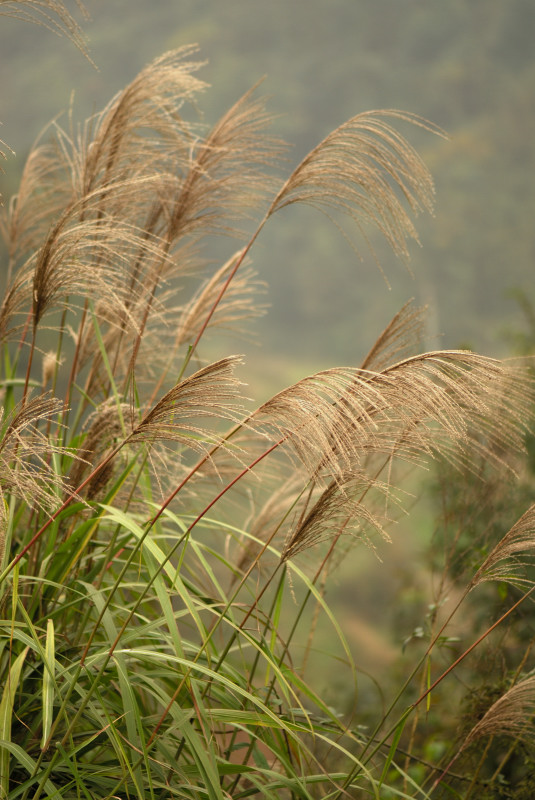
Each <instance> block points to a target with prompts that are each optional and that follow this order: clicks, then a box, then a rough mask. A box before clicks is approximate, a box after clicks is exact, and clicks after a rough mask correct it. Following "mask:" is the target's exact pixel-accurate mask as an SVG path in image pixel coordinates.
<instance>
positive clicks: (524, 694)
mask: <svg viewBox="0 0 535 800" xmlns="http://www.w3.org/2000/svg"><path fill="white" fill-rule="evenodd" d="M534 715H535V676H533V675H532V676H529V677H527V678H524V680H522V681H519V682H518V683H516V684H515V685H514V686H512V687H511V688H510V689H508V690H507V692H505V694H503V695H502V696H501V697H500V698H499V699H498V700H496V702H495V703H493V704H492V705H491V707H490V708H489V710H488V711H487V712H486V713H485V714H484V716H483V717H482V718H481V719H480V720H479V722H478V723H477V724H476V725H474V727H473V728H472V730H471V731H470V733H469V734H468V736H467V737H466V739H465V740H464V742H463V744H462V745H461V748H460V750H461V751H462V750H465V749H466V748H467V747H468V746H469V745H470V744H471V743H472V742H474V741H475V740H476V739H479V738H481V737H482V736H493V735H500V736H514V737H515V738H517V739H522V740H524V741H533V717H534Z"/></svg>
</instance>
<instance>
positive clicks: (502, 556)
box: [469, 505, 535, 589]
mask: <svg viewBox="0 0 535 800" xmlns="http://www.w3.org/2000/svg"><path fill="white" fill-rule="evenodd" d="M533 551H535V505H532V506H530V507H529V508H528V510H527V511H526V512H525V513H524V514H523V515H522V516H521V517H520V519H519V520H518V521H517V522H516V523H515V524H514V525H513V527H512V528H511V529H510V530H509V531H508V532H507V533H506V534H505V536H504V537H503V538H502V539H501V540H500V541H499V542H498V544H497V545H496V546H495V547H494V548H493V549H492V550H491V552H490V553H489V555H488V556H487V558H486V559H485V561H484V562H483V564H482V565H481V566H480V568H479V569H478V571H477V572H476V574H475V575H474V577H473V578H472V580H471V581H470V586H469V588H470V589H473V588H474V587H475V586H478V585H479V584H480V583H484V582H486V581H503V582H507V583H512V584H514V585H521V584H524V585H526V584H527V585H530V586H531V585H532V584H533V581H532V580H528V579H527V578H526V577H525V576H524V574H523V569H524V568H525V567H528V566H532V565H533V561H532V557H533ZM528 553H531V556H532V557H531V558H528V556H527V554H528Z"/></svg>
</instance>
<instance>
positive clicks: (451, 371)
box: [250, 351, 532, 557]
mask: <svg viewBox="0 0 535 800" xmlns="http://www.w3.org/2000/svg"><path fill="white" fill-rule="evenodd" d="M531 396H532V393H531V389H530V387H529V386H526V383H525V375H524V374H523V373H522V374H521V373H517V372H515V371H509V370H508V369H507V368H506V367H505V366H504V365H503V364H501V363H500V362H497V361H494V360H493V359H489V358H485V357H483V356H477V355H474V354H473V353H468V352H465V351H436V352H430V353H425V354H422V355H419V356H413V357H411V358H408V359H405V360H403V361H400V362H398V363H396V364H393V365H391V366H389V367H386V368H385V369H384V370H382V371H381V372H371V371H369V370H362V369H348V368H346V369H331V370H326V371H324V372H320V373H317V374H316V375H313V376H311V377H309V378H305V379H304V380H302V381H299V382H298V383H297V384H295V385H294V386H291V387H289V388H288V389H285V390H283V391H282V392H279V394H277V395H275V397H273V398H271V399H270V400H268V401H267V402H266V403H265V404H264V405H263V406H261V407H260V408H259V409H258V410H257V411H256V412H255V413H254V414H252V416H251V421H250V425H251V427H253V428H256V429H257V430H259V431H261V432H263V433H264V435H265V436H267V437H268V438H270V439H271V440H274V439H275V440H276V439H278V440H279V443H280V445H279V448H280V449H283V450H284V451H286V452H287V453H288V454H289V455H290V457H292V458H293V459H295V460H297V462H298V463H300V464H301V465H302V467H304V469H305V472H306V474H307V475H308V477H309V479H310V480H312V481H313V483H314V484H316V485H317V486H319V487H321V486H322V485H323V487H324V488H323V490H322V491H323V494H322V495H321V496H320V498H319V499H317V500H316V501H315V505H314V507H313V508H312V510H311V511H310V512H309V513H308V515H307V516H306V518H305V519H303V520H301V521H300V523H299V524H298V525H297V527H296V528H295V529H294V531H293V532H292V533H291V536H290V539H289V541H288V543H287V545H286V552H285V557H289V554H291V553H295V552H298V551H300V550H302V549H304V548H305V547H306V546H308V544H311V543H314V542H315V541H318V540H320V539H322V538H325V536H326V535H328V530H329V529H330V527H331V526H330V524H331V522H332V521H333V520H334V521H335V525H339V524H340V522H341V520H342V519H343V515H344V505H345V514H346V517H345V519H346V520H347V522H346V523H345V524H346V526H347V527H348V529H350V528H351V527H353V528H355V527H357V528H358V527H359V525H360V523H364V524H365V525H366V526H372V527H374V528H375V529H376V530H378V531H380V532H381V531H382V529H383V525H382V521H381V520H380V519H377V518H375V517H374V516H373V515H371V513H370V512H369V511H368V509H367V508H360V506H359V503H360V500H358V499H357V498H358V493H359V489H360V493H361V495H362V499H363V500H364V498H366V495H367V494H368V492H369V491H371V490H373V489H378V490H379V491H380V492H381V493H383V494H384V493H385V492H386V493H387V495H388V490H387V487H386V486H385V485H384V484H383V483H382V482H381V481H380V477H379V476H380V474H381V472H383V471H384V470H387V472H388V470H389V469H390V466H391V464H392V462H393V461H394V460H408V461H409V462H416V463H418V462H421V461H422V460H425V459H426V458H433V457H434V456H435V455H437V454H440V455H441V456H443V457H446V458H448V459H449V460H450V461H451V462H452V463H453V464H456V465H467V466H470V462H471V459H472V458H473V453H474V452H479V453H484V454H485V455H486V457H487V459H488V460H490V461H494V462H495V463H501V461H502V459H501V453H502V452H503V450H504V449H507V448H514V449H522V447H523V434H524V431H525V427H526V420H527V419H529V410H530V402H531ZM498 420H499V423H498V422H497V421H498ZM347 487H353V488H352V490H351V491H348V489H347Z"/></svg>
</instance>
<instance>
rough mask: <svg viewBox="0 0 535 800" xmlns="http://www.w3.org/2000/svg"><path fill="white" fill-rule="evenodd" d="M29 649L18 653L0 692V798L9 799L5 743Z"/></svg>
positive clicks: (9, 738) (6, 748) (8, 760)
mask: <svg viewBox="0 0 535 800" xmlns="http://www.w3.org/2000/svg"><path fill="white" fill-rule="evenodd" d="M28 650H29V647H25V648H24V650H23V651H22V652H21V653H19V655H18V656H17V657H16V659H15V660H14V661H13V663H12V665H11V669H10V670H9V675H8V678H7V682H6V685H5V686H4V691H3V692H2V700H1V701H0V739H1V740H2V744H0V798H1V800H4V798H7V797H9V772H10V769H9V762H10V752H11V750H10V748H9V747H7V746H6V745H7V743H10V741H11V720H12V719H13V705H14V702H15V694H16V691H17V687H18V685H19V680H20V673H21V671H22V667H23V665H24V661H25V659H26V656H27V654H28Z"/></svg>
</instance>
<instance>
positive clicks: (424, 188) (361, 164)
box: [268, 111, 443, 258]
mask: <svg viewBox="0 0 535 800" xmlns="http://www.w3.org/2000/svg"><path fill="white" fill-rule="evenodd" d="M389 119H394V120H399V121H401V122H411V123H413V124H415V125H419V126H422V127H424V128H426V129H427V130H430V131H432V132H434V133H438V134H441V135H443V134H442V132H441V131H440V130H439V129H438V128H436V127H434V126H432V125H431V124H430V123H428V122H426V121H425V120H422V119H421V118H419V117H416V116H414V115H412V114H408V113H405V112H401V111H368V112H366V113H363V114H358V115H357V116H355V117H352V119H350V120H348V121H347V122H345V123H344V124H342V125H340V126H339V127H338V128H336V129H335V130H334V131H332V133H330V134H329V135H328V136H327V137H326V138H325V139H324V140H323V141H322V142H320V144H318V145H317V146H316V147H315V148H314V149H313V150H312V151H311V152H310V153H309V154H308V156H306V158H305V159H304V160H303V161H302V162H301V163H300V164H299V166H298V167H297V168H296V169H295V170H294V172H293V173H292V175H291V176H290V177H289V179H288V180H287V181H286V183H285V184H284V186H283V187H282V189H281V190H280V192H279V193H278V195H277V196H276V197H275V199H274V201H273V203H272V205H271V207H270V210H269V212H268V215H269V216H271V215H272V214H274V213H276V212H277V211H279V210H280V209H282V208H284V207H286V206H289V205H292V204H293V203H306V204H308V205H311V206H313V207H314V208H318V209H319V210H321V211H324V212H326V213H328V214H329V213H330V212H332V211H341V212H343V213H344V214H347V215H349V216H350V217H351V218H352V219H353V220H354V221H355V222H356V224H357V226H358V228H359V230H360V231H361V232H362V233H363V234H364V238H365V240H366V241H367V237H366V234H365V231H364V230H363V224H368V223H371V224H372V225H373V226H374V227H376V228H377V229H378V230H379V231H380V232H381V233H382V234H383V236H384V237H385V238H386V240H387V242H388V243H389V245H390V247H391V248H392V249H393V251H394V252H395V253H396V254H397V255H399V256H401V257H403V258H407V257H408V250H407V244H406V240H407V239H408V238H412V239H415V240H416V241H417V240H418V236H417V234H416V230H415V228H414V225H413V223H412V221H411V218H410V216H409V213H408V212H407V210H406V207H405V204H406V206H408V208H409V210H410V211H411V212H412V213H416V212H418V211H420V210H422V209H427V210H429V211H431V210H432V208H433V197H434V189H433V181H432V178H431V175H430V173H429V171H428V169H427V168H426V166H425V164H424V163H423V161H422V160H421V158H420V156H419V155H418V154H417V152H416V151H415V150H414V148H413V147H412V146H411V145H410V144H409V143H408V142H407V140H406V139H405V138H404V137H403V136H401V134H399V133H398V132H397V131H396V130H395V129H394V128H393V127H392V126H391V125H390V124H389V123H388V122H387V120H389Z"/></svg>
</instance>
